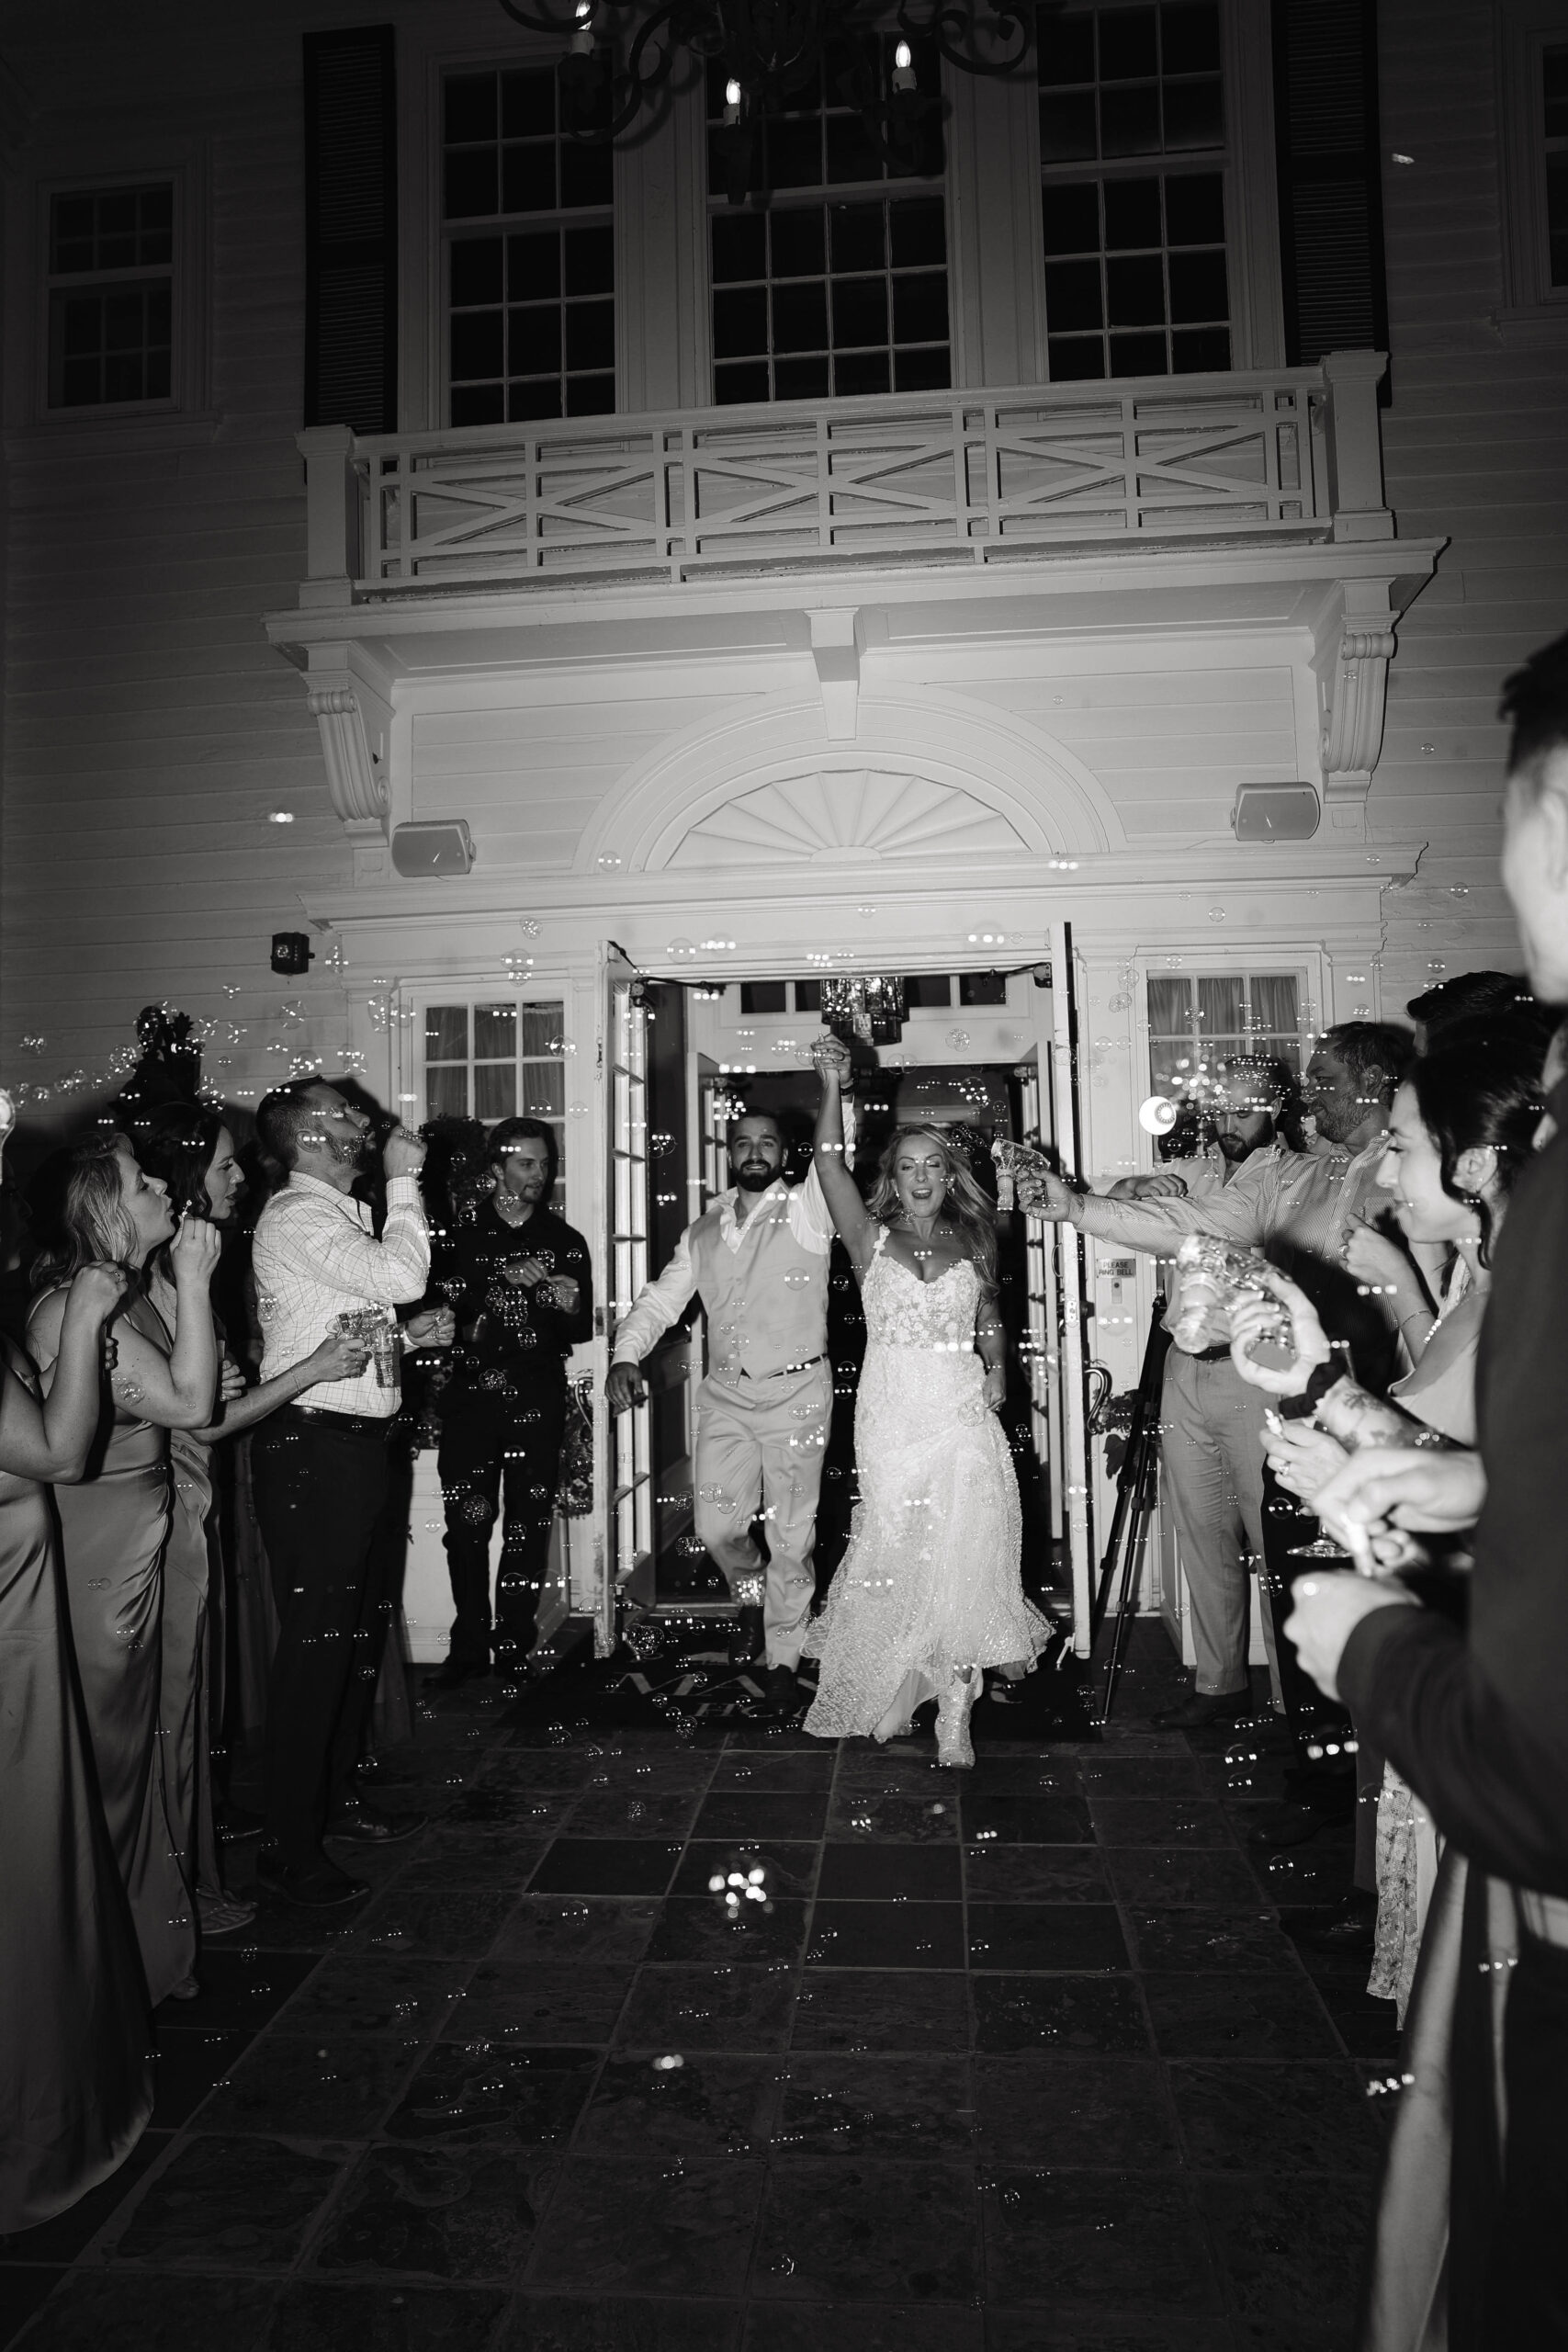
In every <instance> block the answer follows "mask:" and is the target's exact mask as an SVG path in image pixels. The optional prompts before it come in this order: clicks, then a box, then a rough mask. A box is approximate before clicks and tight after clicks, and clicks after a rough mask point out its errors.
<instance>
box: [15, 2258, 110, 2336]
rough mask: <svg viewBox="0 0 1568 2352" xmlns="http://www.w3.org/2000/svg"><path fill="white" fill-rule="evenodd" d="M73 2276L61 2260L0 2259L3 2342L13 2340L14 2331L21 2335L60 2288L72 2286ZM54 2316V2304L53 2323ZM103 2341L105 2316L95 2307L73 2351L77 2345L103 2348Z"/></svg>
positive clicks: (50, 2322) (51, 2320)
mask: <svg viewBox="0 0 1568 2352" xmlns="http://www.w3.org/2000/svg"><path fill="white" fill-rule="evenodd" d="M72 2277H73V2274H72V2273H71V2272H70V2271H68V2270H67V2269H66V2268H65V2267H64V2266H63V2264H61V2263H47V2264H46V2263H41V2262H0V2344H9V2343H10V2341H11V2339H12V2337H13V2336H14V2335H19V2334H20V2332H21V2330H22V2329H23V2328H24V2327H25V2326H26V2325H27V2324H28V2320H30V2319H31V2317H32V2315H33V2313H34V2312H36V2311H38V2310H39V2308H40V2307H41V2306H42V2305H43V2304H44V2303H46V2302H47V2301H49V2298H50V2297H51V2295H52V2294H53V2293H54V2292H55V2291H56V2290H57V2289H61V2290H68V2289H69V2285H70V2282H71V2279H72ZM53 2319H54V2314H53V2311H52V2308H51V2313H50V2320H49V2324H50V2326H51V2327H52V2325H53ZM102 2341H103V2317H102V2313H101V2311H95V2312H94V2313H93V2317H92V2321H91V2324H90V2329H89V2331H88V2332H87V2333H83V2332H81V2331H78V2332H77V2334H76V2335H75V2337H74V2341H73V2352H75V2346H82V2347H84V2352H101V2346H102ZM40 2352H41V2346H40Z"/></svg>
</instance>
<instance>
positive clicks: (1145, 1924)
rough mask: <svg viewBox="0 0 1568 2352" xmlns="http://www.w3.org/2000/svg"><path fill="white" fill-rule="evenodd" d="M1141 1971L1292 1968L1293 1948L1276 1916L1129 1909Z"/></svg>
mask: <svg viewBox="0 0 1568 2352" xmlns="http://www.w3.org/2000/svg"><path fill="white" fill-rule="evenodd" d="M1126 1917H1127V1923H1128V1925H1129V1927H1130V1928H1132V1931H1133V1946H1134V1965H1135V1966H1136V1967H1138V1968H1149V1969H1155V1970H1160V1969H1167V1970H1172V1971H1178V1970H1179V1971H1187V1970H1193V1971H1195V1972H1197V1973H1200V1974H1206V1973H1210V1972H1212V1971H1213V1970H1215V1969H1227V1968H1235V1969H1261V1968H1270V1967H1274V1968H1286V1969H1290V1968H1293V1966H1294V1964H1295V1951H1294V1947H1293V1946H1292V1943H1291V1942H1290V1940H1289V1939H1288V1938H1287V1937H1285V1936H1282V1935H1281V1934H1280V1928H1279V1925H1278V1923H1277V1921H1276V1919H1275V1917H1274V1915H1273V1913H1272V1912H1269V1911H1262V1910H1258V1911H1240V1910H1223V1909H1218V1908H1213V1909H1204V1908H1201V1907H1199V1906H1198V1905H1194V1906H1193V1907H1192V1908H1191V1909H1186V1908H1183V1909H1179V1910H1170V1911H1143V1910H1129V1911H1128V1913H1127V1915H1126Z"/></svg>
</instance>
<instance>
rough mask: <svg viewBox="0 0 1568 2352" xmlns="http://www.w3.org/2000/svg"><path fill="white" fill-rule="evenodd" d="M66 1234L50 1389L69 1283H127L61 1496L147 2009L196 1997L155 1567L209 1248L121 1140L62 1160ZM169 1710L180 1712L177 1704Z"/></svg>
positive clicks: (41, 1361)
mask: <svg viewBox="0 0 1568 2352" xmlns="http://www.w3.org/2000/svg"><path fill="white" fill-rule="evenodd" d="M61 1174H62V1180H63V1181H62V1196H61V1202H60V1209H59V1231H58V1233H57V1235H55V1236H53V1237H51V1239H52V1242H53V1247H52V1248H50V1247H46V1250H45V1254H44V1256H43V1257H42V1259H41V1260H40V1261H39V1266H38V1268H37V1269H36V1271H35V1281H36V1282H37V1283H38V1284H39V1298H38V1300H37V1302H36V1303H35V1305H34V1307H33V1311H32V1316H31V1318H30V1320H29V1322H28V1347H29V1350H30V1352H31V1354H32V1357H33V1360H34V1362H35V1363H37V1364H38V1366H39V1372H40V1374H42V1377H43V1382H44V1387H45V1391H46V1393H47V1392H48V1391H49V1390H51V1388H52V1385H53V1382H54V1379H55V1376H56V1372H57V1365H58V1358H59V1354H60V1348H61V1342H62V1331H63V1326H64V1317H65V1308H66V1301H67V1295H68V1292H69V1287H70V1284H71V1283H72V1281H73V1278H74V1276H75V1275H76V1274H78V1273H79V1272H81V1271H82V1269H83V1268H84V1267H85V1266H88V1265H92V1264H95V1263H96V1262H99V1261H103V1260H108V1261H113V1262H115V1263H118V1264H119V1265H121V1266H124V1267H126V1268H127V1269H128V1270H129V1271H130V1272H131V1274H132V1275H133V1277H134V1280H133V1282H132V1283H131V1285H130V1290H129V1292H128V1295H127V1299H126V1302H125V1303H124V1305H123V1306H121V1307H120V1309H119V1310H118V1314H117V1316H116V1318H115V1326H114V1332H115V1349H116V1353H117V1363H116V1365H115V1368H114V1371H113V1372H112V1374H110V1378H109V1384H108V1385H109V1390H110V1395H109V1398H108V1405H109V1408H110V1409H109V1410H108V1411H107V1413H106V1414H105V1416H104V1418H103V1419H102V1420H101V1421H100V1425H99V1429H98V1432H97V1436H96V1440H95V1442H94V1445H93V1448H92V1451H91V1453H90V1454H89V1457H88V1462H87V1465H86V1470H85V1476H84V1477H83V1479H82V1481H81V1483H80V1484H76V1485H70V1486H62V1487H58V1488H57V1489H56V1494H55V1501H56V1505H57V1508H58V1510H59V1513H60V1528H61V1537H62V1547H63V1552H64V1563H65V1583H66V1589H67V1591H68V1593H69V1595H70V1604H71V1630H72V1638H73V1644H74V1646H75V1652H76V1663H77V1668H78V1670H79V1673H80V1676H81V1683H82V1694H83V1699H84V1701H85V1708H86V1716H87V1727H88V1730H89V1732H90V1734H91V1736H92V1742H93V1754H94V1758H95V1761H96V1767H97V1780H98V1788H99V1792H100V1793H101V1795H102V1798H103V1805H104V1814H105V1816H106V1819H107V1825H108V1834H109V1838H110V1841H111V1844H112V1846H113V1849H114V1853H115V1858H116V1860H117V1861H118V1866H119V1870H120V1874H121V1876H122V1878H123V1880H124V1882H125V1888H126V1893H127V1894H128V1895H129V1897H130V1909H131V1916H132V1917H133V1918H134V1920H135V1923H136V1935H137V1941H138V1943H139V1945H140V1947H141V1962H142V1966H143V1968H144V1970H145V1972H146V1977H147V1990H148V1994H149V1996H150V1997H151V2000H152V2005H153V2007H157V2005H158V2003H159V2002H160V2001H162V2000H164V1998H165V1997H166V1996H168V1995H170V1994H171V1993H173V1994H176V1995H178V1996H180V1997H181V1998H189V1997H191V1996H194V1995H195V1993H196V1991H197V1984H196V1979H195V1976H194V1973H193V1967H194V1962H195V1958H196V1927H195V1917H194V1906H193V1905H192V1903H191V1900H190V1895H189V1891H188V1889H187V1887H186V1881H185V1876H184V1873H183V1871H182V1868H181V1847H180V1834H179V1825H178V1822H177V1820H176V1818H175V1812H174V1808H173V1805H172V1804H171V1802H170V1797H169V1790H168V1784H167V1778H166V1774H165V1769H164V1753H163V1751H164V1741H163V1739H161V1738H160V1736H159V1731H160V1725H161V1723H162V1720H163V1718H162V1714H161V1711H160V1710H161V1685H162V1679H163V1670H162V1657H163V1613H164V1553H165V1550H166V1547H167V1544H168V1540H169V1531H170V1524H171V1494H170V1480H169V1432H170V1430H175V1429H184V1430H190V1429H200V1428H201V1427H203V1426H204V1425H205V1424H206V1423H207V1422H209V1420H210V1419H211V1418H212V1409H213V1403H214V1400H215V1398H216V1396H217V1392H218V1354H217V1348H216V1345H215V1342H214V1338H213V1329H212V1310H211V1306H210V1305H209V1299H208V1286H209V1283H210V1282H211V1279H212V1272H213V1269H214V1267H215V1266H216V1265H217V1263H218V1237H217V1234H216V1232H215V1230H214V1228H213V1227H212V1226H211V1225H209V1223H208V1222H207V1220H206V1219H205V1218H203V1217H193V1216H186V1217H182V1218H179V1219H176V1217H175V1212H174V1210H173V1208H172V1207H171V1205H170V1203H169V1198H168V1193H167V1191H166V1189H165V1187H164V1184H163V1183H162V1182H159V1180H158V1179H157V1178H156V1177H152V1176H149V1175H147V1174H146V1172H145V1171H144V1170H143V1169H142V1168H141V1166H140V1164H139V1163H138V1161H137V1158H136V1155H135V1153H134V1152H133V1151H132V1149H131V1148H130V1143H129V1141H128V1140H127V1138H126V1137H125V1136H99V1137H96V1138H95V1139H94V1140H92V1141H91V1142H89V1143H85V1144H82V1145H79V1146H78V1147H77V1148H75V1149H74V1150H73V1151H72V1152H70V1153H69V1154H68V1155H67V1157H66V1159H65V1162H64V1164H63V1167H62V1170H61ZM165 1247H167V1249H168V1252H169V1269H170V1274H171V1277H172V1282H173V1290H174V1306H175V1322H174V1328H173V1329H172V1331H171V1330H170V1329H167V1328H166V1327H165V1325H164V1321H163V1318H162V1317H161V1316H160V1315H159V1314H158V1311H157V1309H156V1308H155V1307H154V1306H153V1305H152V1300H151V1299H150V1298H149V1297H148V1295H147V1265H148V1261H149V1260H150V1259H151V1258H152V1255H153V1254H154V1252H155V1251H157V1250H162V1249H164V1248H165ZM175 1703H179V1702H177V1701H176V1702H175Z"/></svg>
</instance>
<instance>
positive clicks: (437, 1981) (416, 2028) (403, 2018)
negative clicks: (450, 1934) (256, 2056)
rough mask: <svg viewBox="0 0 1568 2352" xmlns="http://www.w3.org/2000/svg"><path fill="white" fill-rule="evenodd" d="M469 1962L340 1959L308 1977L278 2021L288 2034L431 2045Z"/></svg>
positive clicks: (363, 1955) (412, 1957)
mask: <svg viewBox="0 0 1568 2352" xmlns="http://www.w3.org/2000/svg"><path fill="white" fill-rule="evenodd" d="M473 1970H474V1963H473V1962H472V1961H469V1960H433V1959H432V1958H430V1957H429V1956H428V1954H426V1953H423V1952H417V1953H411V1954H409V1955H408V1956H407V1957H406V1958H403V1957H399V1956H397V1955H395V1954H394V1955H391V1956H382V1955H379V1954H378V1955H372V1954H370V1953H367V1952H355V1953H353V1954H352V1955H351V1954H348V1953H342V1954H338V1955H335V1956H334V1957H333V1958H332V1959H329V1960H324V1961H322V1962H321V1965H320V1966H319V1967H318V1968H317V1969H316V1971H315V1973H314V1974H313V1975H311V1976H310V1977H308V1978H307V1979H306V1981H305V1983H304V1985H301V1987H300V1989H299V1992H298V1993H297V1994H296V1996H295V1997H294V1998H293V2000H292V2001H291V2002H290V2003H289V2005H288V2009H287V2010H286V2011H285V2012H284V2013H283V2015H282V2017H281V2018H280V2019H279V2023H280V2024H281V2026H282V2028H283V2030H284V2031H285V2032H286V2033H315V2034H322V2033H327V2034H331V2033H367V2034H389V2035H393V2036H396V2037H398V2038H402V2037H404V2036H407V2037H409V2038H410V2039H412V2038H414V2037H417V2038H418V2039H420V2040H422V2041H429V2040H430V2038H431V2036H432V2035H433V2034H434V2033H435V2032H437V2031H438V2030H439V2029H440V2027H441V2026H442V2024H443V2023H444V2021H445V2020H446V2018H447V2017H448V2015H449V2014H450V2013H451V2010H452V2009H453V2007H455V2005H456V2004H457V2000H458V1997H459V1996H460V1995H461V1993H462V1990H463V1987H464V1986H465V1985H467V1983H468V1978H469V1977H470V1976H471V1975H472V1973H473Z"/></svg>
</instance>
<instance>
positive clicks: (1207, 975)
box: [1149, 972, 1301, 1094]
mask: <svg viewBox="0 0 1568 2352" xmlns="http://www.w3.org/2000/svg"><path fill="white" fill-rule="evenodd" d="M1237 1054H1255V1055H1263V1056H1265V1057H1268V1058H1269V1059H1270V1060H1275V1061H1281V1062H1283V1063H1284V1064H1285V1066H1286V1068H1287V1069H1292V1070H1296V1069H1300V1068H1301V982H1300V978H1299V976H1298V975H1297V974H1296V973H1294V972H1199V973H1195V974H1192V975H1188V974H1180V975H1177V974H1174V973H1172V974H1167V973H1163V972H1161V973H1155V972H1151V973H1150V975H1149V1079H1150V1082H1151V1084H1152V1085H1153V1087H1154V1090H1155V1091H1156V1093H1158V1094H1179V1093H1180V1092H1182V1091H1184V1090H1185V1089H1187V1088H1189V1087H1190V1085H1191V1084H1192V1082H1193V1080H1195V1079H1199V1078H1201V1077H1205V1076H1212V1075H1213V1072H1214V1070H1215V1069H1216V1068H1217V1066H1218V1065H1219V1064H1220V1063H1221V1062H1224V1061H1228V1060H1231V1059H1232V1058H1234V1057H1235V1056H1236V1055H1237Z"/></svg>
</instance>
